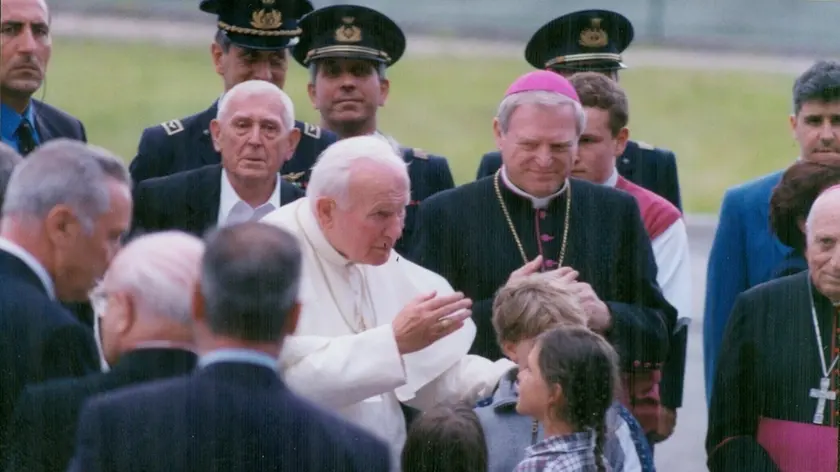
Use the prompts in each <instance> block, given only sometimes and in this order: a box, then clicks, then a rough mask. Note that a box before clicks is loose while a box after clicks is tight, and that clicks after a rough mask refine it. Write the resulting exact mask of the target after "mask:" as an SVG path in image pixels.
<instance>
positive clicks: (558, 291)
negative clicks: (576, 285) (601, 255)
mask: <svg viewBox="0 0 840 472" xmlns="http://www.w3.org/2000/svg"><path fill="white" fill-rule="evenodd" d="M586 323H587V317H586V314H585V312H584V311H583V308H582V307H581V305H580V303H579V302H578V299H577V296H575V295H574V294H573V293H572V292H570V291H569V290H568V288H567V286H566V285H565V284H564V283H563V282H560V281H558V280H557V278H556V277H554V276H553V275H552V274H551V273H538V274H534V275H529V276H527V277H521V278H518V279H514V280H513V281H512V282H510V283H508V284H507V285H505V286H504V287H502V288H501V289H499V292H498V293H497V294H496V298H495V299H494V301H493V329H494V330H495V331H496V340H497V341H498V343H499V347H501V349H502V352H503V353H504V354H505V356H507V357H508V358H509V359H510V360H512V361H513V362H516V363H518V364H519V365H520V367H521V366H523V365H524V364H525V361H526V359H527V357H528V352H529V351H530V350H531V348H532V347H533V345H534V342H535V340H536V338H537V336H539V335H540V334H542V333H544V332H546V331H548V330H549V329H551V328H555V327H560V326H572V327H574V326H579V327H584V326H586Z"/></svg>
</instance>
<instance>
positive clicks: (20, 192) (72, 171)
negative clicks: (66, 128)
mask: <svg viewBox="0 0 840 472" xmlns="http://www.w3.org/2000/svg"><path fill="white" fill-rule="evenodd" d="M109 179H110V180H116V181H117V182H119V183H121V184H124V185H125V186H127V187H128V188H131V176H130V175H129V173H128V169H127V168H126V167H125V164H124V163H123V161H122V159H120V158H118V157H117V156H115V155H114V154H112V153H111V152H109V151H107V150H105V149H103V148H101V147H98V146H92V145H90V144H85V143H83V142H80V141H73V140H70V139H55V140H52V141H49V142H47V143H45V144H43V145H41V146H39V147H38V148H36V149H35V150H34V151H33V152H32V153H31V154H29V156H27V158H26V159H24V160H23V162H21V163H20V164H18V165H17V166H15V170H14V171H13V172H12V176H11V178H10V179H9V185H8V187H7V188H6V196H5V200H4V202H3V211H2V214H3V215H5V216H12V215H15V216H19V217H29V218H35V219H37V220H39V221H41V220H43V219H44V218H46V217H47V215H48V214H49V212H50V211H51V210H52V209H53V208H55V207H56V206H57V205H67V206H69V207H70V208H72V209H73V212H74V213H75V215H76V218H78V219H79V222H80V223H81V224H82V227H83V228H84V230H85V231H86V232H87V233H88V234H90V233H91V232H92V231H93V226H94V222H95V221H96V220H97V219H98V218H99V216H100V215H102V214H103V213H105V212H106V211H108V209H109V208H110V205H111V202H110V193H109V191H108V187H107V183H108V180H109Z"/></svg>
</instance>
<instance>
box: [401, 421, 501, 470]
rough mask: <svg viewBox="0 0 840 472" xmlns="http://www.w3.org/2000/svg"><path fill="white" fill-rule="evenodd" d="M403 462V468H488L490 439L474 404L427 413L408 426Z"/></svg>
mask: <svg viewBox="0 0 840 472" xmlns="http://www.w3.org/2000/svg"><path fill="white" fill-rule="evenodd" d="M401 462H402V471H403V472H435V471H444V470H445V471H447V472H486V471H487V442H486V439H485V437H484V430H483V429H482V427H481V422H479V420H478V416H476V414H475V412H474V411H473V409H472V407H471V406H469V405H463V404H458V405H455V406H447V405H442V406H438V407H436V408H434V409H432V410H429V411H427V412H425V413H423V414H422V415H421V416H420V417H419V418H417V419H416V420H414V422H413V423H412V424H411V426H410V427H409V429H408V436H407V437H406V441H405V446H404V447H403V451H402V460H401Z"/></svg>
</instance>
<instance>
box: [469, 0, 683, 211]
mask: <svg viewBox="0 0 840 472" xmlns="http://www.w3.org/2000/svg"><path fill="white" fill-rule="evenodd" d="M632 41H633V25H632V23H630V21H629V20H628V19H627V18H625V17H624V16H623V15H620V14H618V13H615V12H612V11H607V10H582V11H577V12H574V13H569V14H568V15H563V16H561V17H559V18H555V19H554V20H551V21H549V22H548V23H546V24H545V25H544V26H543V27H542V28H540V29H539V30H538V31H537V32H536V33H534V36H532V37H531V40H530V41H529V42H528V45H527V46H526V48H525V59H526V60H527V61H528V63H529V64H531V65H532V66H533V67H535V68H537V69H547V70H552V71H554V72H557V73H558V74H560V75H562V76H564V77H569V76H571V75H574V74H575V73H577V72H585V71H593V72H600V73H602V74H604V75H607V76H608V77H610V78H612V79H613V80H616V81H617V80H618V71H619V70H621V69H624V68H625V67H626V66H625V65H624V63H623V62H622V60H621V55H620V54H621V53H622V52H623V51H624V50H625V49H626V48H627V47H628V46H629V45H630V43H631V42H632ZM501 166H502V158H501V154H500V153H499V152H498V151H493V152H488V153H487V154H485V155H484V156H483V157H482V158H481V163H480V164H479V167H478V172H477V173H476V179H481V178H483V177H487V176H489V175H493V174H494V173H495V172H496V171H497V170H499V168H500V167H501ZM616 168H617V169H618V172H619V174H621V176H623V177H624V178H626V179H627V180H629V181H631V182H633V183H635V184H636V185H640V186H642V187H644V188H646V189H648V190H650V191H652V192H654V193H656V194H658V195H659V196H661V197H664V198H665V199H666V200H668V201H670V202H671V203H673V204H674V206H676V207H677V208H679V209H680V210H682V198H681V196H680V185H679V178H678V175H677V161H676V157H675V156H674V153H673V152H672V151H669V150H667V149H663V148H658V147H653V146H651V145H649V144H647V143H643V142H641V141H628V142H627V147H626V148H625V150H624V153H623V154H622V155H621V156H620V157H619V158H618V160H617V161H616Z"/></svg>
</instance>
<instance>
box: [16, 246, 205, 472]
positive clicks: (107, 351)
mask: <svg viewBox="0 0 840 472" xmlns="http://www.w3.org/2000/svg"><path fill="white" fill-rule="evenodd" d="M203 252H204V243H203V242H202V241H201V240H200V239H198V238H196V237H194V236H190V235H187V234H183V233H178V232H162V233H155V234H151V235H146V236H142V237H140V238H138V239H135V240H134V241H132V242H131V243H129V244H128V245H127V246H126V247H125V249H123V250H122V251H120V253H119V254H118V255H117V257H115V258H114V261H113V263H112V264H111V267H110V268H109V269H108V272H106V274H105V277H104V279H103V281H102V283H101V284H100V285H99V286H98V287H97V288H96V289H94V298H95V299H96V305H97V308H99V311H98V315H99V316H100V320H101V321H100V326H101V327H102V354H103V356H104V357H105V359H106V360H107V362H108V363H109V365H111V366H113V368H112V369H111V370H110V371H109V372H107V373H102V374H94V375H90V376H87V377H83V378H79V379H67V380H56V381H52V382H48V383H45V384H42V385H37V386H31V387H28V388H27V389H26V390H24V392H23V393H22V394H21V396H20V400H19V401H18V406H17V409H16V410H15V414H14V417H13V420H12V422H11V426H10V428H9V436H8V443H9V446H10V448H9V452H8V454H7V459H6V469H3V470H9V471H15V470H20V471H24V470H25V471H28V472H64V471H65V470H67V465H68V463H69V462H70V459H72V457H73V448H74V446H75V438H76V424H77V422H78V419H79V413H80V411H81V409H82V405H83V404H84V402H85V400H86V399H88V398H90V397H92V396H94V395H96V394H98V393H101V392H107V391H111V390H116V389H118V388H121V387H125V386H128V385H132V384H139V383H143V382H148V381H151V380H155V379H160V378H165V377H173V376H178V375H185V374H188V373H189V372H190V371H191V370H192V369H193V367H195V363H196V360H197V357H196V355H195V354H194V353H193V352H192V348H193V339H192V337H193V336H192V323H191V316H190V304H191V302H192V298H191V293H192V290H193V287H194V286H195V284H196V283H198V276H199V270H200V265H201V256H202V254H203Z"/></svg>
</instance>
